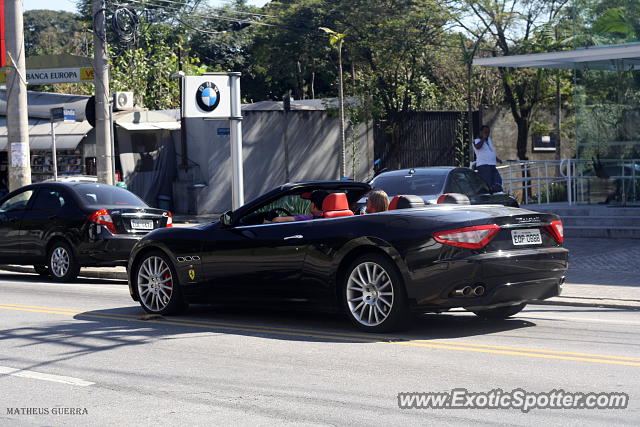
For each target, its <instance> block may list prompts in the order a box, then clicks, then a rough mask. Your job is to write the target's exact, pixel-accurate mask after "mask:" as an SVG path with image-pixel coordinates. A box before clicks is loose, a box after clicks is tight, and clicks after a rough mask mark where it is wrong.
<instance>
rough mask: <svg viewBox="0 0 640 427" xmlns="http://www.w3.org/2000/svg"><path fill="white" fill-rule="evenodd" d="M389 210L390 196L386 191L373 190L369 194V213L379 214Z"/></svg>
mask: <svg viewBox="0 0 640 427" xmlns="http://www.w3.org/2000/svg"><path fill="white" fill-rule="evenodd" d="M388 210H389V196H387V193H385V192H384V190H371V191H370V192H369V194H367V213H377V212H384V211H388Z"/></svg>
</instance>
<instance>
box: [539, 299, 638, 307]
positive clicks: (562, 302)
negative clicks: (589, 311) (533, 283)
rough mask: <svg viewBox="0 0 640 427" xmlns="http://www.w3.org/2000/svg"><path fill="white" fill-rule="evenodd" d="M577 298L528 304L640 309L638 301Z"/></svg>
mask: <svg viewBox="0 0 640 427" xmlns="http://www.w3.org/2000/svg"><path fill="white" fill-rule="evenodd" d="M576 299H577V300H578V301H567V300H566V299H562V300H555V299H548V300H536V301H531V302H528V303H527V304H529V305H562V306H567V307H595V308H616V309H623V310H640V304H639V303H637V302H636V303H622V302H621V303H618V302H609V301H616V300H611V299H607V300H602V301H607V302H595V301H589V300H585V299H582V298H576Z"/></svg>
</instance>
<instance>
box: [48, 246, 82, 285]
mask: <svg viewBox="0 0 640 427" xmlns="http://www.w3.org/2000/svg"><path fill="white" fill-rule="evenodd" d="M47 269H48V270H49V274H50V277H51V278H52V279H53V280H55V281H56V282H72V281H74V280H76V278H77V277H78V274H79V273H80V264H78V261H77V260H76V257H75V255H74V254H73V250H72V249H71V246H69V245H68V244H67V243H66V242H63V241H56V242H54V243H53V244H52V245H51V248H50V249H49V257H48V261H47Z"/></svg>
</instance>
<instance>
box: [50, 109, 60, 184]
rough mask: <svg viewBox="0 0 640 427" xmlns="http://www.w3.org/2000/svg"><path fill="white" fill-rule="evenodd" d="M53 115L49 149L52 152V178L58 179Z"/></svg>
mask: <svg viewBox="0 0 640 427" xmlns="http://www.w3.org/2000/svg"><path fill="white" fill-rule="evenodd" d="M54 123H55V122H54V121H53V116H51V151H52V152H53V180H54V181H57V180H58V153H57V150H56V130H55V127H54Z"/></svg>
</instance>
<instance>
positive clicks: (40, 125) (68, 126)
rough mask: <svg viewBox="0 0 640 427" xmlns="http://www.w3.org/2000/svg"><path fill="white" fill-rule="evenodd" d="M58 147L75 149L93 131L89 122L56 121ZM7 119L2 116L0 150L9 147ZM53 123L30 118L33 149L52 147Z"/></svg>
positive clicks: (30, 135)
mask: <svg viewBox="0 0 640 427" xmlns="http://www.w3.org/2000/svg"><path fill="white" fill-rule="evenodd" d="M54 129H55V132H56V148H57V149H58V150H75V149H76V148H78V145H79V144H80V142H82V140H83V139H84V138H85V136H87V133H89V131H91V129H92V128H91V125H90V124H89V123H88V122H86V121H85V122H74V123H62V122H61V123H56V124H55V125H54ZM7 143H8V138H7V119H6V117H0V150H6V149H7ZM51 144H52V142H51V123H50V122H49V121H48V120H37V119H29V148H30V149H31V150H50V149H51Z"/></svg>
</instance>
